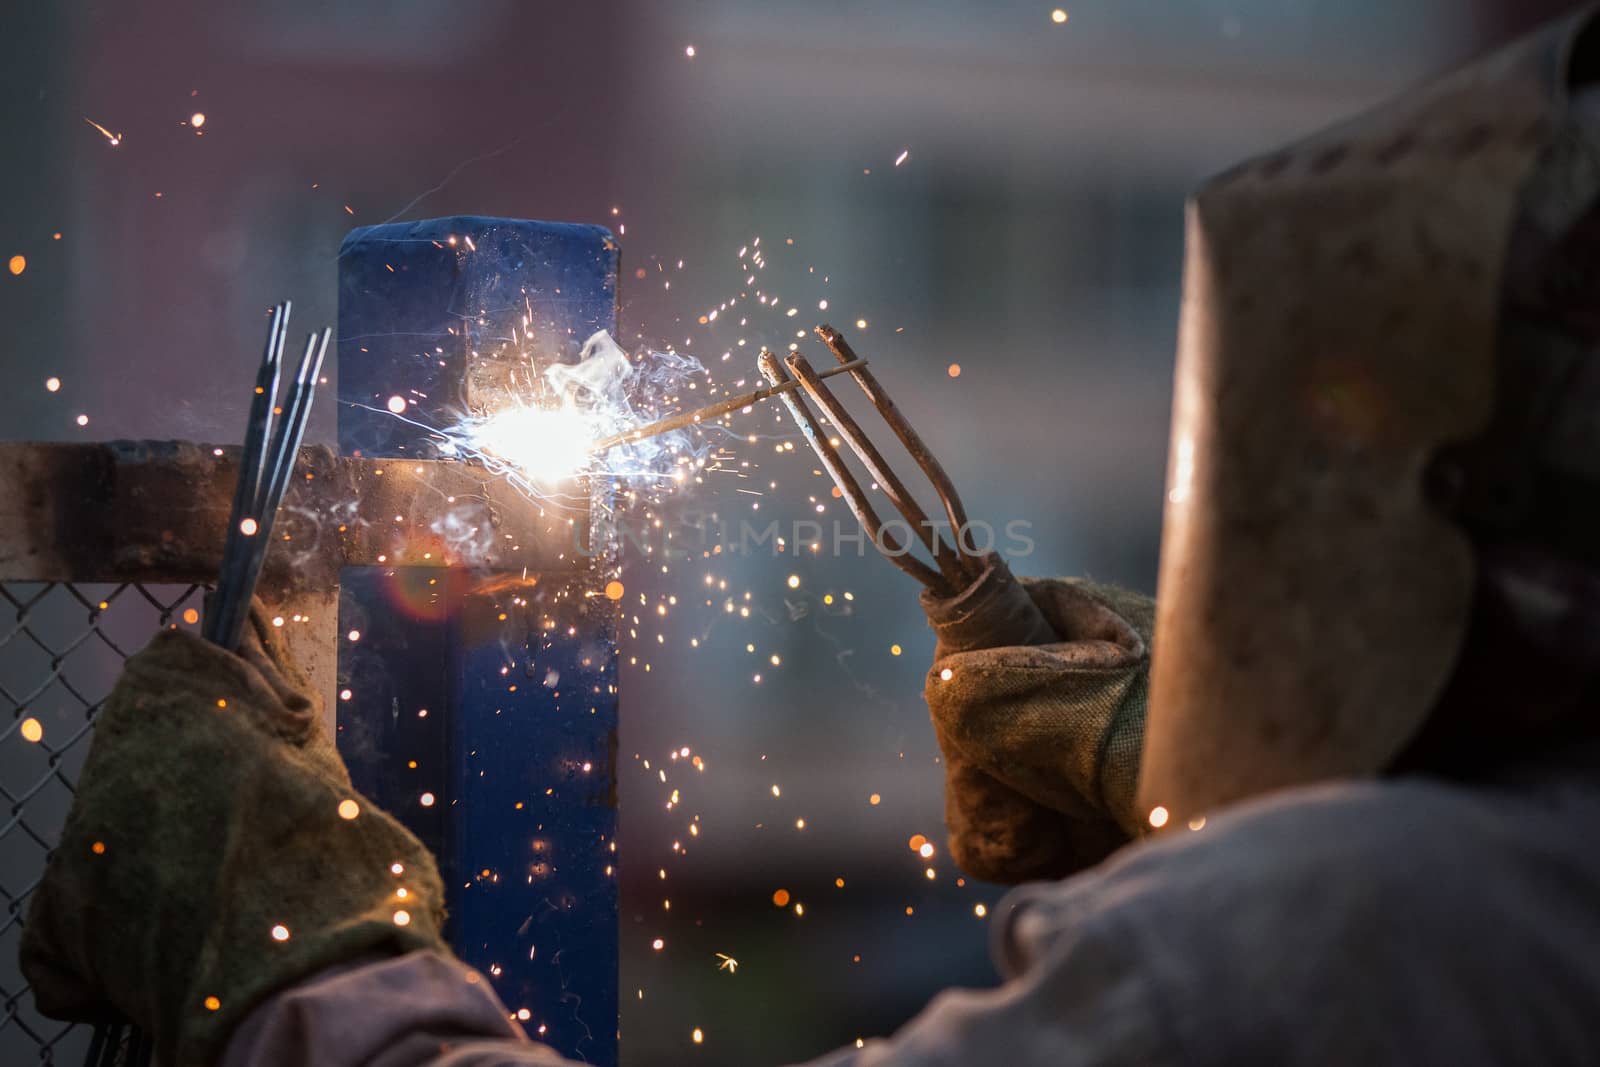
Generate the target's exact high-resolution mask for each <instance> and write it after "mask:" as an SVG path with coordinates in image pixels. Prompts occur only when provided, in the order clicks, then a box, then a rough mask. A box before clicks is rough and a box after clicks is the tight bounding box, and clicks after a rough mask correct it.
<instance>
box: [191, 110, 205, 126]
mask: <svg viewBox="0 0 1600 1067" xmlns="http://www.w3.org/2000/svg"><path fill="white" fill-rule="evenodd" d="M205 124H206V113H205V112H204V111H196V112H195V113H194V114H193V115H190V116H189V125H191V126H193V127H194V128H195V129H197V130H198V129H199V128H200V127H202V126H204V125H205Z"/></svg>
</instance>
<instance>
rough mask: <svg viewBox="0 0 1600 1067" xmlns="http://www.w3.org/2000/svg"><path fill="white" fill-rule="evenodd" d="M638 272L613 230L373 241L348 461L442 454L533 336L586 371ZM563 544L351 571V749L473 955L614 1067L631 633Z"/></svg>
mask: <svg viewBox="0 0 1600 1067" xmlns="http://www.w3.org/2000/svg"><path fill="white" fill-rule="evenodd" d="M616 277H617V250H616V244H615V241H614V240H613V239H612V237H611V235H610V233H609V232H607V231H606V230H604V229H602V228H600V227H595V226H571V225H558V224H551V223H542V222H528V221H521V220H510V219H487V218H476V217H456V218H448V219H433V220H428V221H424V222H414V223H398V224H392V225H386V226H374V227H367V228H365V229H360V230H356V231H354V232H352V233H351V234H350V236H349V237H348V238H346V240H345V242H344V247H343V249H342V251H341V253H340V270H339V283H340V289H339V348H338V359H339V362H338V371H339V401H340V405H339V439H340V446H341V448H342V449H343V450H344V451H345V452H347V453H353V454H362V455H366V456H370V457H374V458H391V457H392V458H395V459H396V460H402V459H405V458H442V457H443V456H444V455H445V453H443V452H441V450H440V448H439V446H440V444H441V443H442V439H441V438H439V437H438V436H437V435H434V434H430V433H429V432H428V431H427V430H426V429H425V428H424V427H428V426H448V425H450V424H452V423H453V422H455V421H456V420H457V419H458V418H459V416H460V415H461V413H462V412H463V411H464V410H465V404H466V401H467V399H468V397H467V390H468V386H467V379H468V376H469V373H470V372H471V370H472V367H473V363H474V360H475V359H477V358H478V354H480V353H482V352H487V351H489V350H491V349H492V348H495V347H497V346H503V345H504V343H505V342H506V341H507V340H508V339H510V337H511V336H512V331H513V330H514V331H515V332H516V337H517V341H516V345H517V347H519V348H521V349H522V350H524V351H527V350H529V349H531V350H532V351H534V352H535V353H536V354H537V355H538V357H539V358H540V360H542V361H544V360H551V359H555V360H560V361H563V362H572V361H574V360H576V358H577V354H578V351H579V348H580V347H581V345H582V344H583V342H584V341H585V340H586V339H587V338H588V337H589V336H590V335H591V334H592V333H594V331H596V330H600V329H605V330H611V331H612V332H615V326H616ZM395 396H398V397H401V398H403V399H404V400H405V401H406V405H405V411H404V419H402V418H396V417H395V415H394V414H393V413H391V411H390V408H389V403H390V398H391V397H395ZM419 424H420V425H419ZM400 519H402V520H403V519H404V516H401V517H400ZM483 519H484V515H483V514H482V513H481V509H480V511H479V512H476V513H472V514H470V515H468V516H467V517H466V521H467V522H469V523H473V522H480V521H482V520H483ZM404 525H405V524H404V522H403V521H398V522H397V528H398V527H403V526H404ZM581 525H582V523H580V526H581ZM507 533H509V534H511V535H512V536H513V537H515V536H517V534H518V531H500V530H495V531H494V536H504V535H505V534H507ZM401 540H402V538H401V537H400V535H399V533H398V532H397V541H396V543H397V545H399V544H400V543H401ZM561 547H562V548H564V550H565V552H564V557H565V558H556V556H555V554H554V553H553V552H552V551H550V550H548V549H546V550H545V551H544V552H543V556H542V558H537V559H532V560H530V569H529V570H528V572H527V573H526V574H524V573H523V572H521V571H518V572H517V573H515V574H501V575H496V574H488V573H483V572H481V571H475V570H472V569H471V568H470V562H471V561H470V559H463V560H458V561H456V562H457V563H459V564H462V565H459V566H452V567H439V566H436V565H435V562H434V561H429V562H428V563H427V564H426V565H416V564H419V563H422V562H423V561H417V560H411V561H407V560H405V559H404V558H403V551H401V550H397V552H396V553H395V555H394V560H395V563H396V565H395V566H386V567H371V568H346V570H345V572H344V575H343V579H342V594H341V605H340V625H339V630H340V635H341V642H342V645H341V653H340V665H339V670H340V686H341V701H340V706H339V717H338V721H339V747H340V751H341V752H342V753H343V754H344V756H345V759H346V761H347V762H348V763H349V765H350V770H351V774H352V776H353V777H354V779H355V784H356V786H357V788H359V789H361V790H362V792H364V793H366V794H367V795H368V796H370V797H371V798H372V799H373V800H375V801H376V802H378V803H379V804H381V805H382V806H384V807H385V808H387V809H389V810H390V811H392V812H394V813H395V814H396V815H397V816H398V817H399V818H400V819H401V820H402V821H404V822H405V823H406V825H408V826H410V827H411V828H412V830H414V831H415V832H416V833H417V834H418V835H419V836H420V837H421V838H422V839H423V841H424V842H426V843H427V844H428V845H429V847H430V848H432V849H433V850H434V852H435V854H436V855H437V856H438V857H439V863H440V868H441V870H442V872H443V874H444V877H445V882H446V885H447V887H448V889H449V900H448V905H449V908H450V913H451V917H450V922H449V927H448V930H447V936H448V937H449V938H450V941H451V944H452V945H453V946H454V948H455V950H456V952H457V953H458V954H459V955H460V956H461V957H462V958H463V959H464V960H466V961H467V962H468V963H470V964H472V965H473V966H475V967H478V968H479V969H481V970H482V971H484V972H485V973H486V974H488V975H489V976H490V978H491V981H492V982H493V983H494V986H495V988H496V990H497V992H499V994H500V996H501V998H502V999H503V1000H504V1001H505V1003H506V1005H507V1007H508V1008H509V1009H510V1010H511V1011H512V1012H514V1013H517V1014H518V1015H519V1016H520V1017H522V1018H523V1019H524V1020H525V1021H524V1024H523V1025H524V1026H525V1027H527V1029H528V1030H529V1033H530V1034H531V1035H532V1036H534V1037H536V1038H539V1039H541V1040H543V1041H545V1042H547V1043H549V1044H550V1045H551V1046H552V1047H554V1048H555V1049H556V1050H557V1051H559V1052H561V1053H562V1054H564V1055H566V1056H570V1057H573V1058H576V1059H580V1060H585V1061H588V1062H591V1063H599V1064H615V1063H616V1059H617V1050H616V1039H617V936H618V928H617V879H616V869H615V864H616V851H615V848H616V846H615V840H616V838H615V834H616V788H615V782H616V767H615V756H616V727H617V699H616V673H615V672H616V656H615V631H614V618H615V616H614V613H613V611H612V605H611V604H610V602H609V601H607V600H606V599H605V598H604V596H603V595H597V593H598V590H597V589H595V588H594V586H595V585H596V584H597V583H596V582H595V581H594V579H593V574H594V573H598V572H593V571H591V570H590V569H588V566H587V563H588V561H587V560H585V559H584V558H583V557H582V555H581V554H579V553H576V552H574V551H573V545H572V543H571V542H570V541H569V542H568V543H567V544H566V545H564V546H561ZM530 548H531V546H530ZM352 631H354V632H356V633H358V634H359V637H358V638H357V639H354V640H351V639H350V638H349V637H348V634H349V633H350V632H352ZM346 694H348V695H346Z"/></svg>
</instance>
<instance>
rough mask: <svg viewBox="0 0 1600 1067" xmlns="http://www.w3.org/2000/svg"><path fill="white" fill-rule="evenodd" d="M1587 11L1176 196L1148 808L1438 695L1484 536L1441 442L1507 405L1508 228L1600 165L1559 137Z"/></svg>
mask: <svg viewBox="0 0 1600 1067" xmlns="http://www.w3.org/2000/svg"><path fill="white" fill-rule="evenodd" d="M1591 14H1592V13H1586V14H1585V15H1583V16H1582V17H1576V18H1569V19H1566V20H1564V21H1562V22H1560V23H1558V24H1554V25H1552V26H1550V27H1547V28H1546V29H1544V30H1542V31H1540V32H1539V33H1536V34H1535V35H1534V36H1532V37H1530V38H1528V39H1526V40H1524V41H1522V42H1519V43H1518V44H1516V45H1513V46H1511V47H1509V48H1507V49H1505V50H1503V51H1501V52H1498V53H1496V54H1494V55H1492V56H1490V57H1489V58H1487V59H1484V60H1480V61H1478V62H1476V63H1474V64H1472V65H1470V66H1468V67H1466V68H1463V69H1461V70H1459V71H1457V72H1455V73H1454V74H1452V75H1450V76H1448V77H1446V78H1444V79H1443V80H1441V81H1439V82H1436V83H1434V84H1432V85H1429V86H1427V87H1426V88H1424V89H1422V90H1419V91H1415V92H1412V93H1410V94H1407V95H1405V96H1403V97H1401V98H1399V99H1397V100H1395V101H1394V102H1392V103H1390V104H1388V105H1386V106H1383V107H1381V108H1379V109H1378V110H1377V111H1375V112H1373V113H1370V114H1368V115H1365V116H1362V117H1360V118H1358V119H1356V120H1354V121H1352V122H1349V123H1346V124H1344V125H1341V126H1338V127H1336V128H1334V129H1331V130H1329V131H1327V132H1324V133H1322V134H1320V135H1317V136H1314V137H1312V138H1310V139H1308V140H1306V141H1304V142H1301V143H1300V144H1298V145H1295V146H1293V147H1291V148H1289V149H1287V150H1285V151H1283V152H1279V153H1276V154H1273V155H1271V156H1268V157H1265V158H1263V159H1259V160H1256V161H1252V162H1250V163H1247V164H1245V165H1243V166H1241V167H1238V168H1236V169H1235V170H1233V171H1231V172H1229V173H1227V174H1224V175H1223V176H1221V177H1219V178H1218V179H1215V180H1214V181H1212V182H1211V183H1209V184H1208V185H1206V186H1205V187H1204V188H1203V189H1202V190H1201V191H1200V192H1199V193H1198V194H1197V195H1196V196H1195V197H1194V199H1193V201H1192V202H1191V204H1190V208H1189V219H1188V251H1187V261H1186V264H1185V291H1184V301H1183V312H1182V318H1181V323H1180V337H1179V350H1178V369H1177V382H1176V393H1175V400H1174V414H1173V431H1172V444H1171V450H1170V456H1169V468H1168V470H1169V478H1168V480H1169V488H1168V499H1167V509H1166V517H1165V524H1164V527H1163V535H1162V545H1161V571H1160V582H1159V587H1158V596H1157V617H1156V629H1155V636H1154V640H1153V642H1152V643H1153V654H1154V662H1153V666H1152V678H1151V699H1150V708H1149V719H1148V725H1147V731H1146V738H1145V747H1144V756H1143V767H1142V771H1141V779H1140V787H1139V799H1138V802H1139V804H1140V805H1141V807H1142V809H1143V810H1146V811H1153V810H1154V809H1155V808H1157V807H1158V806H1159V807H1162V808H1164V809H1165V813H1164V820H1165V821H1170V822H1171V824H1172V825H1177V826H1181V825H1184V823H1185V822H1187V821H1188V820H1189V819H1191V818H1193V817H1195V816H1197V815H1199V814H1201V813H1203V812H1205V811H1206V810H1208V809H1211V808H1213V807H1215V806H1217V805H1220V804H1224V803H1227V802H1230V801H1233V800H1237V799H1240V798H1243V797H1248V796H1253V795H1256V794H1260V793H1264V792H1267V791H1270V790H1273V789H1277V788H1281V787H1285V786H1292V785H1298V784H1304V783H1309V782H1313V781H1318V780H1324V779H1330V778H1337V777H1348V776H1359V775H1369V774H1372V773H1375V772H1377V771H1379V770H1381V769H1383V768H1384V767H1386V766H1388V765H1389V764H1390V763H1391V762H1392V761H1393V760H1394V758H1395V757H1396V755H1397V754H1398V753H1399V752H1400V751H1401V750H1402V749H1403V748H1404V746H1405V745H1406V744H1407V742H1408V741H1409V740H1410V739H1411V738H1412V737H1413V735H1415V734H1416V732H1417V731H1418V729H1419V727H1420V726H1421V725H1422V723H1423V722H1424V720H1425V719H1427V718H1428V716H1429V715H1430V712H1431V711H1432V709H1433V708H1434V706H1435V704H1436V702H1437V700H1438V698H1439V695H1440V693H1441V691H1442V690H1443V688H1444V686H1445V683H1446V682H1447V681H1448V680H1449V678H1450V676H1451V674H1452V672H1453V671H1454V669H1455V665H1456V660H1457V656H1458V653H1459V652H1460V649H1461V647H1462V641H1463V637H1464V635H1465V633H1466V630H1467V626H1468V622H1469V618H1470V615H1471V611H1472V605H1473V594H1474V583H1475V580H1476V576H1477V563H1476V558H1475V545H1478V544H1480V543H1481V541H1480V539H1479V538H1478V536H1477V534H1476V532H1473V531H1475V527H1474V524H1473V523H1470V522H1466V521H1464V520H1463V518H1462V516H1461V515H1459V514H1447V511H1449V510H1450V509H1449V508H1442V507H1441V506H1440V493H1439V491H1438V486H1437V484H1436V483H1437V481H1438V479H1439V477H1440V473H1439V472H1440V469H1441V468H1440V457H1441V456H1448V455H1451V454H1452V450H1456V449H1462V448H1466V447H1467V446H1469V445H1470V444H1471V443H1472V442H1475V441H1482V440H1485V439H1486V438H1485V435H1486V434H1489V436H1491V437H1492V436H1493V434H1491V433H1490V431H1492V430H1493V429H1494V428H1496V427H1501V428H1504V427H1506V426H1513V427H1514V426H1515V425H1519V422H1518V418H1516V417H1508V415H1507V404H1508V397H1510V396H1512V395H1513V394H1517V393H1518V390H1517V389H1516V388H1514V387H1508V385H1507V380H1508V378H1507V373H1506V371H1507V368H1511V369H1513V370H1515V369H1516V368H1517V367H1518V361H1519V360H1521V359H1523V358H1524V353H1523V351H1522V350H1521V348H1519V346H1520V345H1522V344H1523V343H1524V342H1525V341H1526V338H1525V337H1524V336H1522V334H1519V331H1518V330H1517V329H1514V328H1513V327H1515V326H1516V325H1517V322H1516V320H1517V319H1518V312H1517V310H1516V308H1514V307H1510V306H1509V305H1508V298H1507V293H1508V289H1515V288H1516V282H1517V280H1518V279H1517V278H1516V277H1514V272H1515V271H1517V270H1519V269H1521V268H1520V267H1518V266H1514V265H1513V266H1508V262H1511V260H1512V258H1513V257H1512V256H1511V255H1510V253H1511V251H1512V250H1513V245H1514V242H1513V236H1514V235H1515V234H1516V233H1518V232H1519V231H1521V230H1523V229H1527V228H1529V222H1528V219H1529V217H1530V214H1531V215H1532V216H1533V219H1532V222H1533V226H1532V229H1533V230H1535V231H1537V232H1538V233H1541V234H1544V235H1546V236H1549V235H1550V234H1551V233H1554V234H1555V235H1556V238H1558V239H1559V238H1560V237H1561V236H1562V235H1563V234H1565V233H1566V232H1567V231H1568V230H1569V229H1571V228H1574V227H1577V226H1578V225H1579V223H1580V222H1583V221H1585V215H1584V213H1586V212H1588V211H1589V210H1590V209H1591V208H1592V206H1593V204H1594V202H1595V196H1596V194H1597V193H1600V177H1597V175H1596V169H1595V167H1594V166H1593V165H1592V161H1588V163H1589V165H1586V164H1585V160H1583V159H1574V158H1572V156H1573V154H1572V153H1570V152H1565V153H1564V152H1563V151H1561V150H1560V146H1561V144H1562V143H1563V138H1564V137H1565V138H1567V140H1569V141H1570V140H1571V135H1570V134H1571V123H1570V121H1569V115H1568V90H1567V85H1568V78H1569V74H1570V64H1571V62H1572V61H1573V57H1574V52H1573V49H1574V47H1575V44H1576V43H1577V41H1578V38H1579V35H1580V31H1581V30H1583V29H1585V28H1586V27H1587V26H1588V25H1589V22H1590V15H1591ZM1587 47H1588V46H1587V44H1586V45H1585V51H1587ZM1553 146H1554V147H1553ZM1580 155H1581V153H1580ZM1549 167H1555V168H1557V169H1558V170H1560V173H1559V174H1557V175H1556V177H1555V178H1553V179H1552V178H1550V177H1549V175H1545V176H1544V177H1543V178H1541V174H1540V172H1541V168H1546V169H1548V168H1549ZM1560 168H1566V169H1565V170H1561V169H1560ZM1530 189H1533V190H1535V191H1536V192H1538V198H1536V199H1542V200H1544V201H1550V202H1530V201H1529V200H1528V199H1527V197H1528V194H1529V191H1530ZM1594 217H1595V218H1600V214H1596V215H1595V216H1594ZM1587 225H1588V226H1590V227H1591V228H1592V230H1593V233H1594V234H1595V236H1591V237H1589V238H1588V240H1589V241H1591V242H1594V241H1595V240H1596V237H1600V226H1596V224H1595V222H1594V221H1593V219H1588V221H1587ZM1549 243H1554V244H1559V243H1560V242H1559V240H1555V241H1553V242H1549ZM1535 244H1539V242H1535ZM1539 247H1541V248H1542V247H1544V245H1539ZM1589 247H1590V248H1595V247H1597V245H1596V244H1593V243H1591V244H1590V245H1589ZM1595 258H1600V253H1596V254H1595ZM1512 303H1515V299H1514V298H1512ZM1591 315H1592V313H1591ZM1534 317H1537V315H1535V316H1534ZM1533 347H1535V348H1537V347H1538V345H1537V343H1535V344H1534V346H1533ZM1537 356H1538V353H1535V357H1537ZM1592 362H1593V361H1592V360H1591V361H1590V363H1591V365H1592ZM1524 392H1525V390H1524ZM1515 402H1516V401H1515V400H1513V401H1512V403H1515ZM1523 421H1524V422H1525V421H1526V420H1523ZM1511 436H1512V437H1516V436H1517V435H1516V433H1515V432H1513V433H1512V434H1511ZM1591 444H1592V442H1591ZM1469 453H1470V448H1467V451H1466V452H1462V453H1461V454H1463V455H1465V454H1469ZM1153 821H1158V822H1159V821H1163V816H1162V815H1158V816H1157V817H1156V818H1155V819H1154V820H1153Z"/></svg>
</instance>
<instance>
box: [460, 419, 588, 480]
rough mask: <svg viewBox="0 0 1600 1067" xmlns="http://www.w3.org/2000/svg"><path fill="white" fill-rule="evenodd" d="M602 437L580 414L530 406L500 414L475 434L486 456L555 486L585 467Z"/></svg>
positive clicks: (487, 421) (482, 425)
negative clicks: (493, 457) (597, 439)
mask: <svg viewBox="0 0 1600 1067" xmlns="http://www.w3.org/2000/svg"><path fill="white" fill-rule="evenodd" d="M597 436H598V435H597V434H596V432H595V424H594V422H593V420H592V419H588V418H585V417H584V416H583V415H581V414H579V413H578V412H576V411H552V410H548V409H545V408H537V407H532V406H527V405H519V406H517V407H514V408H509V409H507V410H504V411H501V412H498V413H497V414H495V415H492V416H490V417H489V418H488V419H487V420H485V421H484V422H482V423H480V424H479V425H478V426H477V427H476V428H475V429H474V430H473V437H474V438H475V440H476V443H477V445H478V447H479V448H481V449H482V450H483V451H484V452H487V453H490V454H492V455H493V456H495V457H497V458H499V459H502V460H504V461H505V462H506V463H508V464H510V465H511V466H512V467H514V468H516V469H517V470H518V471H521V472H523V473H524V474H525V475H527V476H528V477H530V478H532V479H533V480H535V481H538V482H546V483H548V482H554V481H559V480H560V479H562V478H565V477H567V476H569V475H571V474H572V473H574V472H575V471H577V470H579V469H580V468H582V467H583V466H584V464H585V463H586V462H587V461H588V458H589V444H590V442H591V441H593V440H594V439H595V438H596V437H597Z"/></svg>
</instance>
